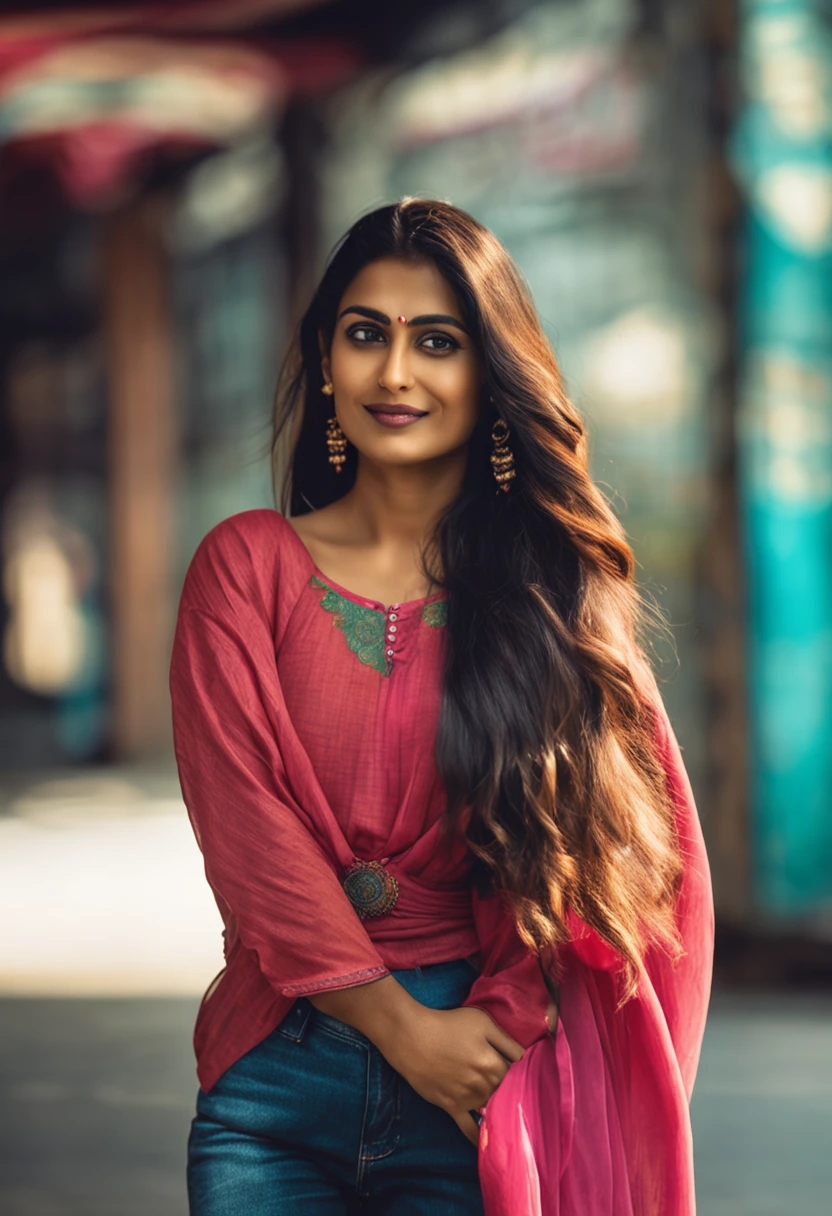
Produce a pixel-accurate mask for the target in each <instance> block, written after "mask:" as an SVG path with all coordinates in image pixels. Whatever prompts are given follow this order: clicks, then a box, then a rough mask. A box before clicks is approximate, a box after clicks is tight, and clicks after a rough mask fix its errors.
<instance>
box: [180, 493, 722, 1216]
mask: <svg viewBox="0 0 832 1216" xmlns="http://www.w3.org/2000/svg"><path fill="white" fill-rule="evenodd" d="M318 579H323V580H324V581H325V582H328V585H329V587H330V588H332V589H333V590H334V591H335V592H336V593H337V594H340V595H342V596H343V597H344V603H345V604H346V605H347V606H349V605H352V606H353V607H354V608H355V609H356V610H358V611H359V612H360V611H362V610H370V616H369V617H367V618H366V619H365V621H364V622H363V623H361V622H360V625H361V627H360V628H359V629H358V630H357V631H356V630H353V633H352V635H350V636H351V642H352V646H354V647H355V649H353V648H351V645H350V644H348V634H349V630H346V631H345V629H344V628H343V627H342V626H343V622H341V623H340V624H339V622H338V620H337V619H336V617H335V616H334V615H333V614H332V612H330V611H327V610H326V609H325V607H324V606H323V605H322V595H323V591H322V588H321V586H320V584H319V582H318V581H316V580H318ZM434 598H436V597H434ZM424 606H425V601H412V602H411V603H409V604H402V605H400V606H398V609H397V612H396V617H397V620H396V622H395V623H396V626H397V628H396V632H395V633H394V634H393V635H392V636H393V637H394V638H395V642H394V643H393V645H392V647H391V648H392V649H393V651H394V656H393V660H392V671H390V672H389V673H387V674H384V673H383V672H382V671H381V670H379V669H378V668H377V667H374V666H373V664H372V661H371V658H372V655H371V650H372V647H371V648H370V650H369V651H368V650H366V648H364V641H366V638H365V636H364V633H366V630H365V629H364V626H365V625H366V626H367V628H368V629H369V632H370V634H372V633H373V629H374V627H375V624H377V623H378V621H377V617H376V616H375V615H374V613H376V614H377V613H378V612H381V613H387V614H388V615H387V618H386V619H389V610H388V609H387V608H386V606H385V605H381V604H378V603H375V602H374V601H372V600H362V598H361V597H359V596H355V595H353V594H352V593H351V592H349V591H347V590H346V589H345V588H339V587H338V586H337V584H334V583H332V582H331V580H326V576H325V575H322V573H321V572H320V571H319V570H318V569H317V567H316V566H315V564H314V563H313V561H312V558H311V556H310V554H309V553H308V551H307V550H306V548H305V546H304V545H303V544H302V543H301V541H300V538H299V537H298V536H297V534H296V533H295V531H294V529H293V528H292V527H291V525H290V524H289V523H288V522H287V521H286V520H285V519H284V518H283V517H282V516H281V515H279V514H278V513H277V512H274V511H268V510H258V511H246V512H242V513H241V514H239V515H235V516H232V517H231V518H230V519H227V520H225V521H224V522H223V523H221V524H219V525H218V526H217V527H216V528H214V529H212V531H211V532H210V533H209V534H208V536H206V537H205V539H204V540H203V541H202V543H201V545H200V546H199V548H198V550H197V552H196V554H195V555H194V558H193V560H192V562H191V565H190V567H189V570H188V574H187V577H186V581H185V586H184V589H183V592H182V598H181V602H180V606H179V615H178V619H177V626H176V634H175V639H174V646H173V655H172V659H171V670H170V688H171V701H172V709H173V727H174V744H175V749H176V758H177V764H178V767H179V776H180V782H181V786H182V792H183V797H184V800H185V803H186V806H187V808H188V813H189V816H190V819H191V822H192V825H193V828H194V832H195V835H196V838H197V841H198V843H199V846H200V848H201V850H202V852H203V855H204V859H205V872H206V876H207V878H208V881H209V883H210V885H211V887H212V889H213V892H214V895H215V898H216V901H217V905H218V907H219V909H220V912H221V915H222V918H223V921H224V925H225V935H224V936H225V953H226V966H225V968H224V969H223V971H222V972H221V974H220V975H219V976H218V977H217V979H216V980H215V981H214V982H213V983H212V984H211V986H210V987H209V989H208V991H207V992H206V994H205V997H204V998H203V1001H202V1004H201V1006H200V1010H199V1014H198V1016H197V1023H196V1027H195V1031H194V1046H195V1050H196V1056H197V1072H198V1076H199V1080H200V1084H201V1085H202V1087H203V1089H205V1090H209V1089H210V1088H211V1087H212V1086H213V1085H214V1083H215V1082H216V1080H217V1079H218V1078H219V1077H220V1076H221V1075H222V1073H223V1072H224V1071H225V1070H226V1069H227V1068H229V1067H230V1066H231V1065H232V1064H233V1063H234V1062H235V1061H236V1060H237V1059H239V1057H240V1056H242V1055H243V1054H244V1053H245V1052H246V1051H248V1050H249V1049H250V1048H252V1047H254V1046H255V1045H256V1044H257V1043H259V1042H260V1041H261V1040H262V1039H263V1038H265V1037H266V1035H268V1034H269V1033H270V1032H271V1031H272V1030H273V1029H274V1028H275V1026H277V1025H278V1023H279V1022H280V1021H281V1019H282V1018H283V1017H284V1015H285V1014H286V1013H287V1012H288V1010H289V1009H290V1008H291V1006H292V1003H293V1001H294V1000H295V999H296V997H297V996H299V995H302V994H306V993H314V992H321V991H325V990H327V989H333V988H346V987H349V986H351V985H356V984H362V983H367V982H369V981H372V980H373V979H375V978H378V977H380V976H382V975H386V974H387V973H388V971H389V970H390V969H392V968H404V967H415V966H417V965H419V964H428V963H432V962H441V961H443V960H445V959H451V958H460V957H463V956H466V955H470V954H474V953H476V955H477V957H478V958H479V960H480V970H481V974H480V976H479V978H477V979H476V981H475V982H474V985H473V986H472V989H471V992H470V993H469V996H468V998H467V999H466V1001H465V1004H466V1005H472V1006H476V1007H478V1008H481V1009H484V1010H485V1011H486V1012H487V1013H488V1014H489V1015H490V1016H491V1017H492V1018H493V1019H494V1021H495V1022H496V1023H497V1024H498V1025H500V1026H501V1027H502V1028H503V1029H504V1030H506V1031H507V1032H508V1033H509V1034H510V1035H512V1036H513V1037H514V1038H515V1039H516V1040H517V1041H518V1042H520V1043H521V1044H522V1045H523V1047H525V1048H526V1049H527V1050H526V1053H525V1056H524V1058H523V1060H522V1061H520V1062H519V1063H518V1064H514V1065H512V1066H511V1068H510V1069H509V1071H508V1073H507V1074H506V1076H505V1078H504V1080H503V1082H502V1083H501V1085H500V1086H499V1087H498V1089H497V1090H496V1091H495V1093H494V1094H493V1096H492V1098H491V1099H490V1101H489V1103H488V1104H487V1106H486V1107H485V1108H484V1109H485V1119H484V1122H483V1127H482V1131H481V1139H480V1176H481V1180H482V1187H483V1195H484V1198H485V1204H486V1212H487V1216H624V1214H630V1213H632V1214H633V1216H691V1214H692V1213H693V1211H694V1207H693V1173H692V1161H691V1143H690V1127H689V1122H688V1114H687V1100H688V1098H689V1096H690V1091H691V1088H692V1085H693V1078H694V1074H695V1071H696V1065H697V1061H698V1055H699V1047H700V1043H701V1038H702V1033H703V1029H704V1021H705V1013H706V1008H707V1001H708V993H709V986H710V968H711V949H712V941H713V912H712V906H711V894H710V880H709V874H708V867H707V860H706V857H705V852H704V846H703V843H702V836H701V830H700V827H699V822H698V819H697V816H696V810H695V807H694V804H693V799H692V796H691V792H690V786H689V784H688V782H687V778H686V776H685V773H684V768H683V766H682V762H681V757H680V755H679V751H678V747H677V746H676V743H675V740H674V739H673V735H672V731H671V730H670V727H669V724H668V723H667V719H666V717H665V716H664V713H663V711H660V716H659V720H658V721H659V729H660V733H661V745H662V751H663V755H664V759H665V766H666V769H667V773H668V781H669V782H670V787H671V789H672V791H673V794H674V798H675V801H676V806H677V810H678V820H679V826H680V836H681V839H682V841H683V844H684V846H685V856H686V871H685V877H684V882H683V885H682V889H681V892H680V898H679V905H678V915H679V920H680V925H681V928H682V933H683V937H684V940H685V945H686V949H687V954H686V957H685V958H684V959H683V960H682V961H681V962H680V963H679V964H678V966H676V967H675V968H673V967H672V966H671V965H670V964H669V963H668V961H667V959H666V958H665V957H664V956H663V955H660V954H658V953H655V954H651V955H650V957H649V958H648V960H647V965H646V968H645V974H644V976H643V977H642V983H641V990H640V994H639V997H638V999H636V1000H633V1001H631V1002H630V1003H629V1004H628V1005H626V1006H624V1007H623V1009H622V1010H621V1011H620V1012H619V1013H617V1014H616V1013H615V1012H614V985H613V972H614V969H615V967H616V956H615V953H614V951H612V950H611V949H610V948H609V947H608V946H606V945H605V944H604V943H603V942H602V941H601V940H600V939H599V938H598V937H597V936H596V935H595V934H594V933H593V932H592V931H591V930H590V929H589V928H588V927H587V926H586V925H584V924H583V923H582V922H580V921H579V920H578V919H577V918H576V917H573V927H574V938H573V940H572V941H571V942H570V943H569V945H568V946H566V947H565V948H564V952H563V957H564V960H565V961H566V962H567V964H568V966H567V972H566V976H565V979H564V982H563V984H562V986H561V992H560V1000H561V1008H560V1021H559V1026H558V1031H557V1035H556V1036H552V1035H550V1034H549V1032H548V1028H547V1023H546V1007H547V1005H548V1003H549V993H548V990H547V989H546V986H545V983H544V981H543V976H542V972H541V970H540V966H539V964H538V960H537V958H536V956H535V955H534V954H532V953H531V952H530V951H528V949H527V948H526V947H524V946H523V944H522V942H520V940H519V938H518V937H517V934H516V932H515V930H514V926H513V921H512V919H511V917H510V916H509V915H508V911H507V908H506V906H505V904H504V903H503V902H502V901H501V900H500V899H496V898H492V899H481V898H479V896H478V895H477V893H476V891H475V890H474V889H473V888H472V887H471V885H470V882H469V874H470V863H471V860H472V859H471V857H470V854H469V853H468V850H467V848H466V847H465V846H464V843H463V842H462V841H461V840H456V841H454V842H452V844H451V847H450V848H449V849H446V848H444V847H442V846H441V841H440V835H439V825H440V819H441V811H442V806H443V789H442V786H441V782H440V781H439V777H438V774H437V771H436V768H435V765H434V763H433V746H432V745H433V738H434V735H435V730H436V721H437V717H438V711H439V704H440V696H441V678H442V657H443V645H444V629H443V628H434V627H432V626H431V625H430V624H427V623H425V619H423V609H424ZM348 611H351V609H349V608H348ZM362 630H364V632H362ZM356 856H358V857H362V858H364V859H366V860H373V859H377V860H381V859H382V858H387V859H388V861H387V862H386V864H387V868H388V869H389V870H390V871H391V872H392V873H393V874H395V876H396V878H397V879H398V881H399V884H400V897H399V901H398V903H397V904H396V906H395V907H394V908H393V910H392V912H390V913H388V914H387V915H386V916H383V917H380V918H378V920H377V921H372V920H369V921H361V920H360V919H359V917H358V915H357V914H356V912H355V910H354V908H353V906H352V904H351V903H350V902H349V900H348V898H347V896H346V893H345V892H344V889H343V887H342V886H341V878H340V876H341V874H342V873H343V871H344V870H345V869H346V867H347V866H348V865H349V864H350V863H351V862H352V860H353V859H354V858H355V857H356Z"/></svg>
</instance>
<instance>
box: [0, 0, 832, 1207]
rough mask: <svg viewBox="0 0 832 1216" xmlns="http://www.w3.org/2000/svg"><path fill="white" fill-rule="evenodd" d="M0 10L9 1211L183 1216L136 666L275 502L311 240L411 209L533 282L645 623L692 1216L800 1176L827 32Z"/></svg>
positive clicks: (215, 3)
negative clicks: (696, 933) (700, 901)
mask: <svg viewBox="0 0 832 1216" xmlns="http://www.w3.org/2000/svg"><path fill="white" fill-rule="evenodd" d="M3 14H4V15H3V16H0V766H2V773H0V923H2V924H3V925H4V932H3V933H2V935H0V1095H2V1100H1V1101H0V1132H2V1137H1V1138H0V1212H2V1213H3V1216H53V1214H58V1213H61V1214H62V1213H71V1214H73V1216H75V1214H78V1216H138V1214H139V1213H142V1214H145V1213H148V1212H153V1213H154V1214H155V1216H184V1213H185V1211H186V1201H185V1192H184V1160H185V1140H186V1136H187V1131H188V1124H189V1120H190V1118H191V1115H192V1113H193V1105H194V1101H195V1094H196V1078H195V1074H194V1068H193V1056H192V1049H191V1042H190V1036H191V1029H192V1024H193V1019H194V1016H195V1014H196V1009H197V1006H198V1003H199V1000H200V997H201V994H202V992H203V991H204V990H205V989H206V988H207V987H208V985H209V983H210V981H211V979H212V978H213V976H214V975H215V974H216V972H217V971H218V970H219V969H220V967H221V966H222V947H221V940H220V928H221V926H220V922H219V917H218V915H217V913H216V910H215V908H214V905H213V903H212V900H211V896H210V892H209V890H208V887H207V885H206V884H205V882H204V878H203V875H202V865H201V859H200V856H199V853H198V851H197V849H196V845H195V842H194V840H193V837H192V835H191V831H190V827H189V826H188V823H187V818H186V815H185V812H184V807H183V806H182V803H181V799H180V793H179V787H178V782H177V777H176V770H175V766H174V763H173V757H172V748H171V737H170V722H169V718H170V715H169V703H168V691H167V670H168V661H169V655H170V644H171V638H172V630H173V625H174V621H175V613H176V606H177V600H178V595H179V592H180V589H181V585H182V580H183V577H184V573H185V570H186V568H187V565H188V562H189V560H190V558H191V555H192V554H193V551H194V549H195V547H196V545H197V543H198V542H199V540H200V539H201V537H202V536H203V535H204V534H205V533H206V532H207V531H208V529H209V528H210V527H212V526H213V524H215V523H216V522H218V521H219V520H220V519H223V518H224V517H226V516H227V515H230V514H232V513H233V512H235V511H238V510H243V509H246V508H249V507H258V506H271V505H273V498H272V483H271V470H270V464H269V442H270V408H271V399H272V394H273V390H274V385H275V380H276V375H277V371H278V368H279V366H280V362H281V359H282V356H283V353H284V350H285V346H286V343H287V341H288V338H289V336H290V333H291V330H292V327H293V325H294V324H295V322H296V320H297V319H298V317H299V315H300V314H301V312H302V311H303V309H304V308H305V305H306V303H307V301H308V297H309V294H310V292H311V290H312V288H313V286H314V284H315V282H316V280H317V277H318V275H319V274H320V272H321V269H322V267H323V264H324V261H325V258H326V255H327V253H328V252H329V250H330V248H331V247H332V245H333V243H334V242H335V241H336V240H337V239H338V238H339V237H340V235H341V234H342V233H343V231H344V230H345V229H346V228H347V227H348V226H349V225H350V224H351V223H352V222H353V221H354V220H355V219H356V218H357V217H358V216H359V215H360V214H362V213H363V212H365V211H367V210H369V209H371V208H372V207H375V206H378V205H380V204H382V203H385V202H389V201H392V200H395V199H397V198H399V197H401V196H402V195H403V194H418V195H425V196H431V197H439V198H443V199H448V200H449V201H451V202H453V203H455V204H457V205H459V206H461V207H464V208H465V209H467V210H469V211H471V212H472V213H473V214H474V215H475V216H476V217H477V218H478V219H480V220H481V221H482V222H483V223H485V224H487V225H488V226H489V227H491V228H492V229H493V230H494V232H495V233H496V234H497V235H498V237H500V239H501V240H502V241H503V242H504V243H505V244H506V245H507V247H508V248H509V250H510V251H511V253H512V254H513V255H514V257H515V258H516V259H517V261H518V263H519V265H520V267H521V268H522V270H523V271H524V273H525V275H526V276H527V278H528V280H529V282H530V284H531V287H532V289H533V292H534V295H535V298H536V301H537V304H538V308H539V310H540V313H541V316H542V317H543V320H544V323H545V326H546V329H547V332H548V334H549V336H550V338H551V341H552V344H553V346H554V349H555V351H556V353H557V355H558V357H559V359H560V361H561V364H562V367H563V369H564V372H565V375H566V378H567V381H568V385H569V389H570V393H571V395H572V397H573V399H574V400H575V401H576V402H577V404H578V405H579V406H580V408H581V409H582V410H583V412H584V414H585V416H586V418H587V421H588V424H589V427H590V431H591V435H592V442H593V453H594V456H593V461H594V465H593V467H594V475H595V477H596V479H597V480H598V481H599V482H601V483H602V484H603V486H604V488H605V490H606V491H607V493H608V494H609V495H610V497H611V499H612V501H613V504H614V506H615V508H616V510H617V511H618V512H619V513H620V515H621V516H622V518H623V520H624V522H625V525H626V527H627V529H628V532H629V535H630V536H631V538H632V542H633V545H634V548H635V552H636V556H637V559H638V562H639V565H640V576H641V580H642V582H643V584H644V586H645V587H646V589H647V590H648V591H649V593H650V594H652V595H653V596H655V597H656V599H658V601H659V602H660V603H661V605H662V607H663V608H664V610H665V612H666V614H667V617H668V619H669V621H670V623H671V625H672V628H673V634H674V637H675V642H676V650H677V656H674V655H673V653H672V652H670V651H668V649H667V647H664V648H662V647H660V648H659V650H658V652H657V661H658V662H659V665H660V672H659V674H660V677H661V679H662V681H663V689H664V695H665V700H666V703H667V706H668V709H669V712H670V714H671V717H672V719H673V722H674V725H675V727H676V730H677V734H678V736H679V739H680V742H681V744H682V746H683V749H684V754H685V758H686V762H687V765H688V769H689V772H690V776H691V780H692V783H693V786H694V789H695V792H696V795H697V801H698V805H699V808H700V813H701V818H702V824H703V828H704V832H705V836H706V840H707V844H708V849H709V855H710V860H711V866H712V870H713V878H714V885H715V898H716V905H717V915H718V924H717V960H716V976H715V991H714V998H713V1003H712V1011H711V1017H710V1021H709V1026H708V1030H707V1034H706V1039H705V1046H704V1049H703V1055H702V1065H701V1069H700V1074H699V1079H698V1082H697V1088H696V1092H695V1094H694V1100H693V1107H692V1113H693V1121H694V1132H695V1138H696V1162H697V1179H698V1195H699V1210H700V1213H701V1216H729V1214H731V1216H816V1214H817V1216H819V1214H820V1213H827V1212H828V1210H829V1207H828V1204H829V1198H828V1197H829V1193H830V1186H831V1185H832V1158H830V1154H829V1152H828V1144H829V1128H830V1126H832V1017H830V1015H832V816H830V813H829V812H830V801H832V747H830V742H829V739H830V734H832V526H831V525H832V10H830V6H829V4H828V3H826V2H825V0H744V2H738V0H700V2H698V3H697V2H696V0H538V2H532V0H442V2H439V0H420V3H418V4H412V5H405V4H397V3H391V2H390V0H386V2H385V3H381V2H379V0H361V2H360V3H358V2H357V0H338V2H332V0H331V2H329V3H323V2H321V0H238V2H236V3H235V2H234V0H199V3H192V2H187V0H180V2H168V3H144V4H117V3H98V2H95V0H93V2H90V3H88V4H86V5H85V6H83V7H81V6H79V5H76V4H70V3H52V4H49V5H42V4H37V3H28V4H20V5H14V4H6V5H4V6H3Z"/></svg>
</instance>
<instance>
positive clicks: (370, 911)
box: [341, 859, 399, 920]
mask: <svg viewBox="0 0 832 1216" xmlns="http://www.w3.org/2000/svg"><path fill="white" fill-rule="evenodd" d="M385 860H386V859H385ZM341 885H342V886H343V888H344V890H345V891H346V893H347V897H348V898H349V901H350V903H351V904H352V906H353V907H354V908H355V910H356V912H357V913H358V915H359V916H360V917H361V919H362V920H367V918H368V917H375V916H384V915H385V913H387V912H389V911H390V909H391V908H392V907H393V906H394V905H395V903H396V900H397V899H398V898H399V884H398V883H397V882H396V879H395V878H394V877H393V875H392V874H391V873H390V872H389V870H386V869H385V868H384V865H383V864H382V863H381V862H380V861H359V860H356V861H354V862H353V864H352V865H351V866H350V868H349V869H348V870H346V871H345V873H344V876H343V877H342V879H341Z"/></svg>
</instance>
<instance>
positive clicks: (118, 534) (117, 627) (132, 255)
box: [103, 200, 176, 758]
mask: <svg viewBox="0 0 832 1216" xmlns="http://www.w3.org/2000/svg"><path fill="white" fill-rule="evenodd" d="M164 220H165V213H164V209H163V207H162V205H161V204H160V203H159V202H158V201H156V200H140V201H138V202H136V203H135V204H132V205H131V206H130V207H129V208H128V209H126V210H125V211H123V212H122V213H121V214H119V215H118V216H116V217H114V218H113V219H112V220H111V221H110V223H109V225H108V227H107V229H106V231H105V236H104V247H103V270H104V284H103V287H104V307H105V317H104V325H105V332H106V335H107V361H108V371H109V388H110V419H109V480H110V509H111V532H110V534H111V546H112V547H111V555H110V571H111V606H112V620H113V630H112V637H113V650H112V722H113V734H112V743H113V754H114V756H115V757H117V758H131V757H139V756H142V755H147V754H148V753H153V752H157V751H160V750H163V749H165V748H166V746H167V744H168V739H169V734H170V731H169V718H170V715H169V707H168V688H167V669H168V661H169V654H170V637H171V627H172V599H171V588H172V585H173V569H174V560H175V553H174V544H173V536H172V532H173V528H172V523H173V475H174V470H175V455H176V443H175V425H174V416H173V408H174V402H173V360H172V349H171V347H172V342H171V337H172V335H171V322H170V318H169V313H168V298H167V294H168V293H167V284H168V272H167V265H166V258H165V253H164V246H163V241H162V233H163V225H164Z"/></svg>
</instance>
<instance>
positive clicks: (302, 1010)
mask: <svg viewBox="0 0 832 1216" xmlns="http://www.w3.org/2000/svg"><path fill="white" fill-rule="evenodd" d="M312 1008H313V1006H312V1003H311V1002H310V1001H307V999H306V997H305V996H301V997H298V999H297V1000H296V1001H295V1003H294V1005H293V1006H292V1008H291V1009H290V1010H289V1012H288V1013H287V1014H286V1016H285V1017H284V1018H283V1020H282V1021H281V1022H279V1023H278V1026H277V1030H278V1031H279V1033H280V1034H282V1035H283V1036H284V1038H287V1039H292V1041H293V1042H295V1043H302V1042H303V1036H304V1035H305V1033H306V1027H307V1024H308V1022H309V1018H310V1016H311V1013H312Z"/></svg>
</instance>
